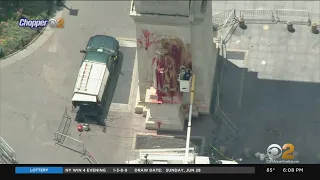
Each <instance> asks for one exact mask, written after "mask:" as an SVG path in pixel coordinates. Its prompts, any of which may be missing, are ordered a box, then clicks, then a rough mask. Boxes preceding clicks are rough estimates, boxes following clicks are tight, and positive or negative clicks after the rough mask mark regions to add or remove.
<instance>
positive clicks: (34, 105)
mask: <svg viewBox="0 0 320 180" xmlns="http://www.w3.org/2000/svg"><path fill="white" fill-rule="evenodd" d="M66 6H67V7H68V8H69V9H71V8H72V9H76V10H78V14H77V16H72V15H69V10H68V9H67V8H66V9H64V14H63V18H64V19H65V27H64V28H63V29H56V30H55V32H54V34H53V35H52V37H51V38H50V39H49V41H48V42H47V43H46V44H45V45H44V46H43V47H41V48H40V49H38V50H37V51H36V52H34V53H33V54H31V55H30V56H28V57H27V58H25V59H23V60H21V61H19V62H17V63H14V64H11V65H9V66H7V67H5V68H2V69H1V71H0V79H1V84H0V86H1V91H0V99H1V101H0V102H1V103H0V110H1V113H0V118H1V121H0V135H1V136H2V137H3V138H4V139H5V140H6V141H7V142H8V143H9V144H10V145H11V146H12V147H13V149H14V150H15V151H16V153H17V159H18V161H19V163H21V164H23V163H49V164H51V163H52V164H54V163H75V164H77V163H87V161H85V160H83V159H82V158H81V157H80V155H79V154H77V153H74V152H72V151H70V150H67V149H65V148H62V147H59V146H55V145H54V142H53V138H54V135H53V134H54V132H55V131H56V130H57V128H58V125H59V123H60V120H61V115H62V113H63V110H64V108H65V107H66V106H67V107H69V108H70V107H71V101H70V98H71V96H72V91H73V86H74V83H75V80H76V76H77V72H78V70H79V67H80V63H81V58H82V54H80V53H79V50H80V49H83V48H84V47H85V45H86V43H87V41H88V39H89V37H90V36H92V35H95V34H107V35H110V36H114V37H127V38H133V37H135V26H134V22H133V21H132V20H131V19H130V17H129V16H128V11H129V7H130V2H129V1H115V2H114V1H90V2H89V1H87V2H86V1H68V2H67V3H66ZM73 12H74V11H73ZM113 116H116V114H114V115H113ZM120 116H121V117H123V118H122V120H123V121H121V123H118V124H119V127H118V128H121V127H131V125H132V124H131V123H132V118H131V113H128V115H126V116H124V115H123V113H122V114H121V115H120ZM126 117H127V118H126ZM138 121H140V120H138ZM120 125H121V127H120ZM72 126H73V127H71V129H75V126H74V124H73V125H72ZM93 129H94V127H93ZM110 133H112V135H113V136H119V137H121V136H120V135H123V134H128V133H129V132H122V131H121V130H119V129H118V130H116V131H110ZM71 134H72V132H71ZM98 134H99V133H98ZM119 134H120V135H119ZM129 134H133V132H131V131H130V133H129ZM99 135H101V133H100V134H99ZM94 136H98V135H97V134H95V135H94ZM113 136H108V135H107V134H106V133H104V134H103V135H101V136H99V137H95V140H94V141H93V140H92V141H91V143H89V144H88V146H89V147H88V148H89V149H91V150H92V153H93V154H95V155H96V154H97V155H96V156H98V157H103V159H101V161H100V163H123V161H124V160H125V159H126V158H127V157H126V154H124V153H127V152H124V151H121V150H118V149H119V147H124V148H123V149H125V151H127V149H129V150H130V145H131V144H130V143H131V142H132V139H133V138H126V139H124V138H122V139H121V140H119V139H116V140H114V137H113ZM82 137H83V138H85V137H86V136H82ZM76 138H78V137H76ZM88 138H89V139H92V137H89V136H87V139H88ZM82 140H83V139H82ZM84 140H85V139H84ZM110 141H112V143H110ZM104 146H106V147H107V148H104ZM100 149H105V150H104V151H103V152H99V150H100ZM95 150H96V151H95ZM101 153H103V154H101ZM116 157H121V158H116Z"/></svg>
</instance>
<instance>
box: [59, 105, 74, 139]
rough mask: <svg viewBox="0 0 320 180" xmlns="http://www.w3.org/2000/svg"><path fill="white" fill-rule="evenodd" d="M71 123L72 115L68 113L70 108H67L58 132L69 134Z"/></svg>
mask: <svg viewBox="0 0 320 180" xmlns="http://www.w3.org/2000/svg"><path fill="white" fill-rule="evenodd" d="M70 125H71V117H70V116H69V115H68V109H67V108H65V109H64V112H63V115H62V118H61V121H60V124H59V128H58V131H57V132H59V133H61V134H68V131H69V128H70Z"/></svg>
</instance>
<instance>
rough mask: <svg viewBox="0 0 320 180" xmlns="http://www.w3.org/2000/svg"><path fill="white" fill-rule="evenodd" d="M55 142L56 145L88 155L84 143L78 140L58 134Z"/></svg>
mask: <svg viewBox="0 0 320 180" xmlns="http://www.w3.org/2000/svg"><path fill="white" fill-rule="evenodd" d="M54 140H55V141H56V142H55V144H58V145H61V146H64V147H66V148H69V149H71V150H74V151H76V152H79V153H80V154H83V155H85V154H86V148H85V146H84V143H83V142H82V141H80V140H78V139H75V138H73V137H70V136H67V135H65V134H62V133H59V132H56V133H55V138H54Z"/></svg>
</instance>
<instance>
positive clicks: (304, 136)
mask: <svg viewBox="0 0 320 180" xmlns="http://www.w3.org/2000/svg"><path fill="white" fill-rule="evenodd" d="M223 68H224V73H223V77H222V79H221V80H222V81H221V85H220V86H221V95H220V106H221V109H222V110H223V111H224V112H225V113H226V114H227V115H228V117H229V118H230V119H231V120H232V122H233V123H234V124H235V125H236V127H237V128H238V130H239V139H238V140H235V141H233V142H231V143H228V144H219V145H217V146H218V147H219V146H225V147H226V152H225V154H226V155H227V156H229V157H239V156H243V155H244V153H247V155H246V156H247V158H244V161H243V162H242V163H265V162H263V161H260V160H257V158H256V157H255V156H254V154H255V153H256V152H261V153H265V154H266V151H267V147H268V146H269V145H270V144H274V143H277V144H279V145H280V146H282V145H283V144H285V143H291V144H293V145H294V146H295V160H299V161H300V163H316V161H317V160H316V159H317V157H316V156H317V154H318V153H319V150H317V149H319V148H320V145H319V144H315V143H314V142H316V141H317V137H319V136H320V121H319V119H320V111H319V107H320V94H319V92H320V85H319V84H317V83H307V82H294V81H280V80H272V79H271V80H270V79H259V78H258V77H257V73H256V72H248V70H247V69H241V68H239V67H237V66H235V65H234V64H232V63H230V62H229V61H226V64H225V65H224V66H223ZM241 82H242V83H241ZM215 126H216V127H217V129H218V132H217V133H215V136H220V137H221V136H225V135H226V133H227V132H226V128H225V127H223V125H222V124H221V123H218V122H216V121H215ZM245 149H246V150H245ZM244 151H246V152H244Z"/></svg>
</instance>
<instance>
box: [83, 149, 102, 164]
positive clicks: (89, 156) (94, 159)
mask: <svg viewBox="0 0 320 180" xmlns="http://www.w3.org/2000/svg"><path fill="white" fill-rule="evenodd" d="M85 156H86V157H87V159H88V160H89V161H90V163H91V164H100V163H99V162H98V160H97V159H96V158H95V157H94V156H93V154H92V153H91V152H90V151H89V150H88V149H87V148H85Z"/></svg>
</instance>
